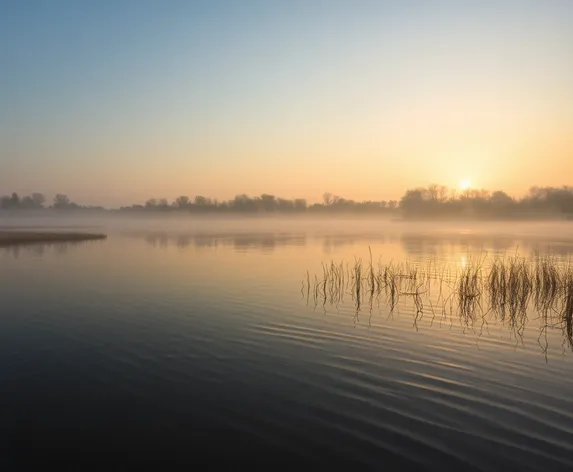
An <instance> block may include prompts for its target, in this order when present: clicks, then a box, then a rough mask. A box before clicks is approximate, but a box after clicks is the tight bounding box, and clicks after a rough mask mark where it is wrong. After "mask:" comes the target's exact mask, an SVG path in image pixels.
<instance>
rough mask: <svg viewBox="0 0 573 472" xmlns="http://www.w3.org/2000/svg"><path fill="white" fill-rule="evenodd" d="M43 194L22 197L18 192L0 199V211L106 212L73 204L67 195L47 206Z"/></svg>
mask: <svg viewBox="0 0 573 472" xmlns="http://www.w3.org/2000/svg"><path fill="white" fill-rule="evenodd" d="M46 203H47V199H46V197H45V196H44V194H43V193H33V194H31V195H25V196H23V197H20V196H19V195H18V194H17V193H16V192H13V193H12V194H11V195H4V196H2V197H0V210H47V209H54V210H104V208H103V207H99V206H96V207H94V206H82V205H78V204H77V203H74V202H72V201H71V200H70V199H69V198H68V196H67V195H64V194H61V193H58V194H57V195H55V196H54V198H53V200H52V203H51V204H48V205H46Z"/></svg>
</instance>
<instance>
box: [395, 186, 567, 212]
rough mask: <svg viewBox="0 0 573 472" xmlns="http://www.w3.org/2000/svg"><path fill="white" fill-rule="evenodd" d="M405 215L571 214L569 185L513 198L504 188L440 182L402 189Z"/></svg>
mask: <svg viewBox="0 0 573 472" xmlns="http://www.w3.org/2000/svg"><path fill="white" fill-rule="evenodd" d="M400 211H401V213H402V214H403V215H404V217H406V218H427V217H428V218H430V217H449V216H450V217H456V216H476V217H488V218H501V217H536V216H543V215H547V216H554V215H562V216H567V217H569V218H571V217H572V216H573V187H570V186H563V187H531V188H530V189H529V192H528V193H527V194H526V195H525V196H523V197H521V198H514V197H511V196H509V195H508V194H507V193H506V192H503V191H495V192H490V191H488V190H483V189H481V190H478V189H468V190H464V191H462V192H457V191H450V190H448V189H447V188H446V187H444V186H442V185H436V184H433V185H429V186H427V187H418V188H415V189H410V190H408V191H406V193H405V194H404V196H403V197H402V199H401V200H400Z"/></svg>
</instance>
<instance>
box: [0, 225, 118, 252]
mask: <svg viewBox="0 0 573 472" xmlns="http://www.w3.org/2000/svg"><path fill="white" fill-rule="evenodd" d="M106 238H107V235H105V234H100V233H79V232H57V231H50V230H44V231H26V230H21V229H16V228H15V229H5V228H3V229H0V247H9V246H21V245H29V244H49V243H70V242H83V241H100V240H104V239H106Z"/></svg>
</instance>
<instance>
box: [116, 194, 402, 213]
mask: <svg viewBox="0 0 573 472" xmlns="http://www.w3.org/2000/svg"><path fill="white" fill-rule="evenodd" d="M397 208H398V201H396V200H391V201H385V200H382V201H363V202H356V201H354V200H347V199H345V198H342V197H339V196H337V195H332V194H331V193H328V192H326V193H324V194H323V196H322V202H321V203H313V204H309V203H308V201H307V200H306V199H304V198H295V199H286V198H281V197H277V196H275V195H271V194H266V193H265V194H262V195H260V196H257V197H250V196H249V195H246V194H241V195H237V196H235V198H233V199H231V200H216V199H211V198H208V197H204V196H200V195H199V196H196V197H194V198H190V197H188V196H185V195H182V196H180V197H177V198H176V199H175V200H174V201H173V202H171V203H170V202H169V201H168V200H167V199H166V198H162V199H155V198H152V199H150V200H148V201H147V202H146V203H145V204H144V205H132V206H129V207H121V208H120V211H132V212H133V211H188V212H237V213H304V212H333V211H335V212H341V211H348V212H391V211H395V210H396V209H397Z"/></svg>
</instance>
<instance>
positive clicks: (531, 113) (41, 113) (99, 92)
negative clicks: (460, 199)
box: [0, 0, 573, 206]
mask: <svg viewBox="0 0 573 472" xmlns="http://www.w3.org/2000/svg"><path fill="white" fill-rule="evenodd" d="M572 84H573V2H571V1H568V0H561V1H557V0H537V1H530V0H522V1H519V0H515V1H511V0H506V1H502V0H496V1H488V0H481V1H477V0H476V1H474V0H467V1H463V2H460V1H445V0H444V1H432V0H418V1H414V0H400V1H398V0H396V1H383V0H379V1H364V0H348V1H339V0H329V1H326V0H284V1H273V0H241V1H239V0H227V1H225V0H220V1H217V0H206V1H191V0H189V1H179V0H165V1H159V0H154V1H151V0H131V1H130V0H100V1H97V2H78V1H71V0H50V1H49V0H36V1H34V0H5V1H2V2H0V194H7V193H10V192H12V191H17V192H19V193H21V194H28V193H31V192H36V191H41V192H44V193H45V194H46V195H53V194H55V193H57V192H61V193H66V194H68V195H69V196H70V197H71V198H72V200H74V201H77V202H79V203H83V204H103V205H105V206H117V205H125V204H132V203H142V202H144V201H145V200H146V199H148V198H151V197H154V198H162V197H166V198H169V199H171V198H174V197H176V196H178V195H189V196H194V195H205V196H210V197H214V198H219V199H227V198H233V197H234V196H235V195H236V194H240V193H247V194H250V195H257V194H261V193H272V194H275V195H279V196H282V197H287V198H294V197H302V198H307V199H309V201H317V200H320V196H321V195H322V193H323V192H325V191H329V192H332V193H333V194H336V195H341V196H343V197H345V198H352V199H357V200H363V199H367V200H388V199H399V198H400V196H401V195H402V194H403V193H404V191H405V190H406V189H407V188H412V187H416V186H420V185H427V184H430V183H433V182H435V183H440V184H444V185H447V186H449V187H452V188H455V187H457V186H459V185H460V182H462V181H469V182H470V184H471V186H472V187H479V188H482V187H483V188H488V189H490V190H497V189H503V190H506V191H508V193H510V194H513V195H516V196H517V195H521V194H523V193H525V192H526V191H527V189H528V188H529V187H530V186H532V185H552V186H560V185H565V184H573V182H572V177H573V85H572Z"/></svg>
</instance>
